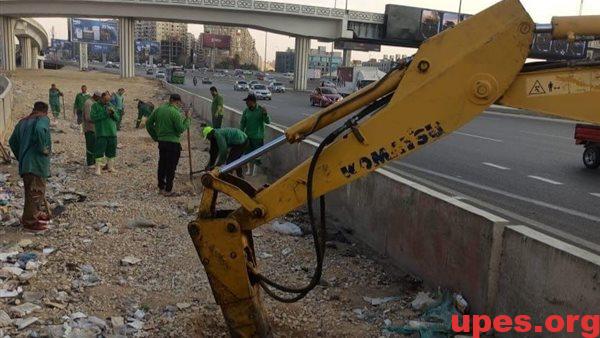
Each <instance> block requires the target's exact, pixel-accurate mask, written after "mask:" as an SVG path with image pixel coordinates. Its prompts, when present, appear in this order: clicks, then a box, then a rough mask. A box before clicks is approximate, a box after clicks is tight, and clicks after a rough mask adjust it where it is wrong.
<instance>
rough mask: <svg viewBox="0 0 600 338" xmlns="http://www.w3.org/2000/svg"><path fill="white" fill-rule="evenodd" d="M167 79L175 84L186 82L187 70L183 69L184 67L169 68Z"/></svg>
mask: <svg viewBox="0 0 600 338" xmlns="http://www.w3.org/2000/svg"><path fill="white" fill-rule="evenodd" d="M167 81H168V82H169V83H173V84H184V82H185V70H184V69H183V67H173V68H168V69H167Z"/></svg>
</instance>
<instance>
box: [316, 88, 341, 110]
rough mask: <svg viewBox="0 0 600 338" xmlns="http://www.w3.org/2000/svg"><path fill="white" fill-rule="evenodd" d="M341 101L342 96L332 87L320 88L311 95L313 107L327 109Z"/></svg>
mask: <svg viewBox="0 0 600 338" xmlns="http://www.w3.org/2000/svg"><path fill="white" fill-rule="evenodd" d="M341 100H342V95H340V94H339V93H338V92H337V90H336V89H335V88H331V87H319V88H316V89H315V90H313V91H312V93H310V105H311V106H317V107H327V106H329V105H331V104H334V103H336V102H338V101H341Z"/></svg>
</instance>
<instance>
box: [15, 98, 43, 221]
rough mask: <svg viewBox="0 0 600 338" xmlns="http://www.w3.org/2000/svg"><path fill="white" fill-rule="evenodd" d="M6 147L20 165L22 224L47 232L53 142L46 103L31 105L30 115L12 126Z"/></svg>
mask: <svg viewBox="0 0 600 338" xmlns="http://www.w3.org/2000/svg"><path fill="white" fill-rule="evenodd" d="M9 144H10V149H11V150H12V152H13V154H15V156H16V158H17V161H19V175H20V176H21V177H22V178H23V183H24V189H25V206H24V208H23V216H22V218H21V224H22V225H23V227H24V228H26V229H28V230H31V231H44V230H47V229H48V227H47V226H48V222H49V220H50V217H51V214H50V209H49V208H48V202H47V201H46V197H45V194H46V179H47V178H48V177H50V154H51V152H52V140H51V138H50V120H49V119H48V105H47V104H46V103H44V102H36V103H35V104H34V106H33V111H32V113H31V114H29V116H27V117H25V118H23V119H21V121H19V123H17V125H16V126H15V129H14V131H13V133H12V135H11V136H10V139H9Z"/></svg>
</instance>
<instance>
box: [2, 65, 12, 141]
mask: <svg viewBox="0 0 600 338" xmlns="http://www.w3.org/2000/svg"><path fill="white" fill-rule="evenodd" d="M12 105H13V87H12V83H11V82H10V80H9V79H8V78H7V77H5V76H3V75H0V141H2V144H6V143H5V142H6V141H7V139H8V137H9V135H10V133H11V131H12V128H13V116H12Z"/></svg>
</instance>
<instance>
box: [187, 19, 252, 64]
mask: <svg viewBox="0 0 600 338" xmlns="http://www.w3.org/2000/svg"><path fill="white" fill-rule="evenodd" d="M194 53H195V54H196V57H195V63H196V65H198V66H204V67H210V66H211V65H215V66H216V67H217V68H231V67H233V68H240V67H243V66H245V67H243V68H249V67H250V66H253V67H254V68H256V67H258V66H260V65H261V58H260V55H259V54H258V52H257V51H256V43H255V41H254V38H252V35H250V32H249V31H248V29H247V28H243V27H225V26H215V25H204V33H203V34H201V36H200V37H199V38H198V41H197V43H196V47H195V48H194Z"/></svg>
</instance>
